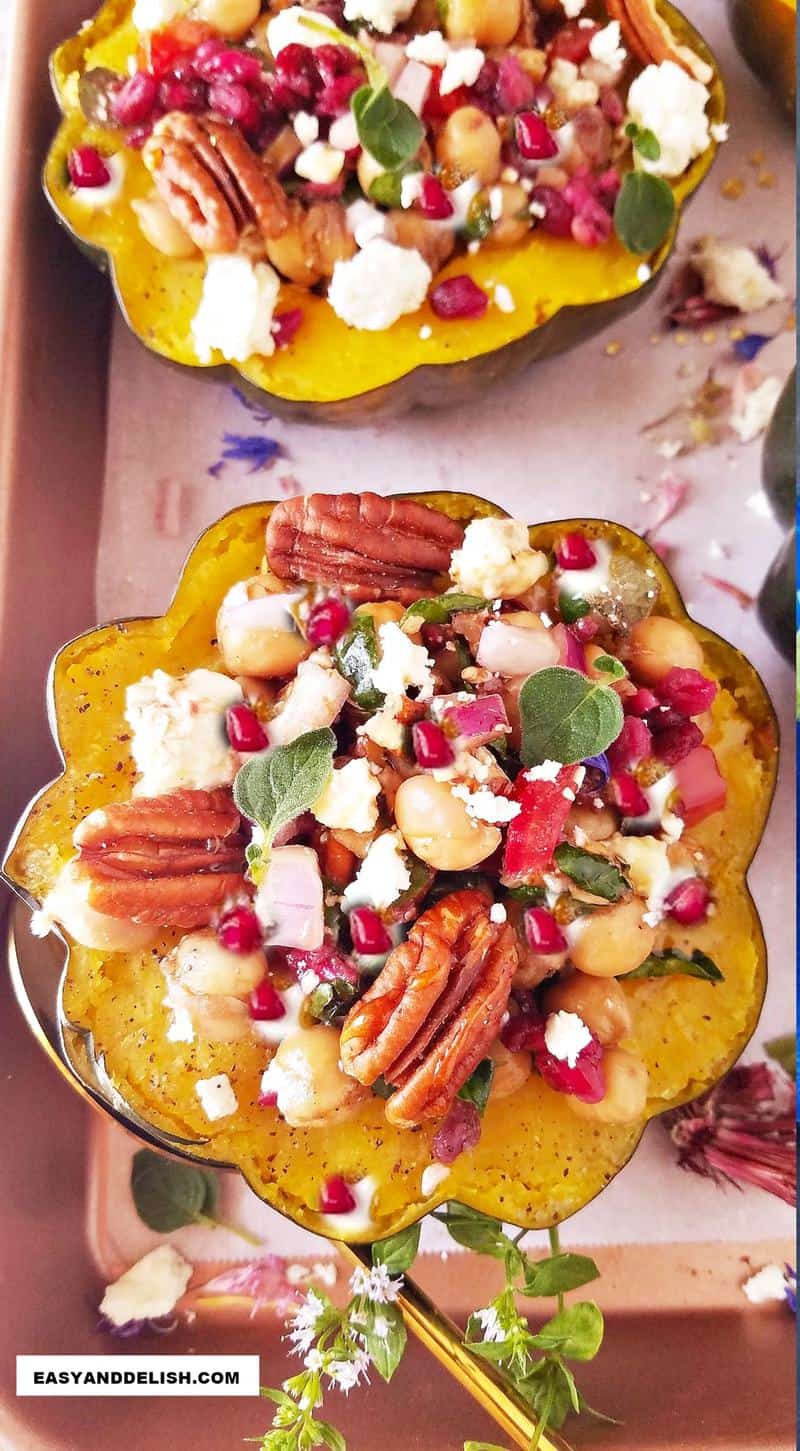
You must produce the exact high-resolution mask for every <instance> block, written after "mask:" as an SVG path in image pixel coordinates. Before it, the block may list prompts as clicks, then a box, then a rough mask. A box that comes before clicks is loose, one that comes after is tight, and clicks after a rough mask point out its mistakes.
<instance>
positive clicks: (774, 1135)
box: [662, 1063, 797, 1205]
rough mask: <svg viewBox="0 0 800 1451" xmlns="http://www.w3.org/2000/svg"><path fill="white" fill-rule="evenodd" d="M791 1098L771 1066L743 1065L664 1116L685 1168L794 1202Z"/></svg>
mask: <svg viewBox="0 0 800 1451" xmlns="http://www.w3.org/2000/svg"><path fill="white" fill-rule="evenodd" d="M794 1108H795V1094H794V1085H793V1083H792V1082H791V1079H789V1078H788V1077H787V1075H786V1074H785V1073H784V1072H783V1070H782V1069H781V1068H779V1067H778V1066H777V1065H776V1064H771V1063H748V1064H745V1065H742V1066H740V1067H737V1068H732V1069H731V1071H730V1073H727V1074H726V1075H725V1077H724V1078H723V1079H722V1080H721V1082H720V1083H718V1084H717V1085H716V1086H715V1087H714V1088H712V1089H710V1090H709V1091H708V1093H704V1094H701V1096H700V1097H699V1098H696V1099H694V1100H693V1101H692V1102H691V1103H687V1104H684V1105H683V1107H682V1108H677V1109H674V1110H673V1111H672V1112H671V1113H667V1114H665V1115H664V1118H663V1120H662V1122H663V1123H664V1126H665V1128H666V1129H667V1130H668V1132H669V1135H670V1138H671V1139H672V1142H673V1143H674V1144H675V1146H676V1148H677V1149H678V1162H679V1164H680V1165H681V1167H682V1168H684V1169H691V1171H692V1172H693V1173H695V1174H702V1175H704V1176H705V1177H706V1178H709V1179H713V1181H714V1183H716V1184H720V1185H724V1184H733V1185H735V1187H736V1188H737V1189H741V1187H742V1186H743V1185H744V1184H753V1185H755V1186H756V1187H757V1188H759V1189H765V1190H766V1191H767V1193H768V1194H775V1195H777V1197H778V1198H779V1199H782V1200H783V1201H784V1202H785V1203H786V1204H792V1205H794V1204H796V1202H797V1161H796V1143H795V1141H796V1123H795V1116H794Z"/></svg>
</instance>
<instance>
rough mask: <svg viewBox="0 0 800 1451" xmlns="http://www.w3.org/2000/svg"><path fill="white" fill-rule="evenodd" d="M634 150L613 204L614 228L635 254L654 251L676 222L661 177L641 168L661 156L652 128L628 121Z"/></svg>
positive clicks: (669, 192)
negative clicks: (631, 160)
mask: <svg viewBox="0 0 800 1451" xmlns="http://www.w3.org/2000/svg"><path fill="white" fill-rule="evenodd" d="M625 135H626V136H628V137H630V140H631V146H632V150H633V170H632V171H629V172H628V173H627V174H626V176H625V177H624V178H623V182H622V186H621V187H620V190H619V195H618V197H617V200H616V204H615V206H614V230H615V232H616V234H617V236H618V237H619V240H620V241H621V243H622V245H623V247H627V249H628V251H629V252H633V253H635V254H636V255H637V256H640V257H645V256H647V255H648V254H649V253H650V252H655V251H656V249H657V248H658V247H660V246H661V244H662V242H664V241H666V239H667V237H668V236H669V234H670V232H671V231H672V228H673V226H674V224H675V211H676V207H675V197H674V195H673V191H672V187H671V186H670V185H669V183H668V182H667V181H665V180H664V178H663V176H654V175H653V173H652V172H651V171H644V170H642V162H643V161H644V162H649V163H650V164H652V163H654V162H656V161H658V160H659V159H660V157H661V143H660V141H659V139H658V137H657V136H656V135H655V133H654V132H653V131H650V130H648V129H647V128H646V127H641V126H637V125H636V123H635V122H634V121H630V122H629V123H628V125H627V126H626V127H625Z"/></svg>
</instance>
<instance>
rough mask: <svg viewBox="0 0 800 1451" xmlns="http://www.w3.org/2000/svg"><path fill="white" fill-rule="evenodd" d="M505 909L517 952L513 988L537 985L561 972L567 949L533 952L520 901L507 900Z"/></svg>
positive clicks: (566, 956) (565, 961)
mask: <svg viewBox="0 0 800 1451" xmlns="http://www.w3.org/2000/svg"><path fill="white" fill-rule="evenodd" d="M506 910H507V912H508V920H509V922H510V923H511V925H512V927H513V928H514V930H515V932H516V934H517V951H518V953H519V966H518V968H517V970H516V972H515V973H514V984H513V985H514V987H515V988H528V989H530V988H535V987H538V986H539V983H540V982H544V981H545V978H548V977H552V976H553V973H555V972H561V969H562V968H563V967H565V966H566V963H567V960H568V958H569V951H568V950H567V949H566V948H565V950H564V951H563V952H534V950H533V948H532V947H530V946H529V944H528V940H527V938H526V936H525V926H524V916H525V908H524V907H523V905H522V903H521V902H513V901H510V900H509V902H508V903H507V907H506Z"/></svg>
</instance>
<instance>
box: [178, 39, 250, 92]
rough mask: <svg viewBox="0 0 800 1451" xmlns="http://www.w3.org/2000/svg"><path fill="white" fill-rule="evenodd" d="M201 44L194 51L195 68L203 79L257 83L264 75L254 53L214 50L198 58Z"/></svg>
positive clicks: (248, 83)
mask: <svg viewBox="0 0 800 1451" xmlns="http://www.w3.org/2000/svg"><path fill="white" fill-rule="evenodd" d="M202 49H203V47H202V46H198V47H197V50H196V51H195V57H194V59H195V68H196V69H197V71H198V73H199V74H202V75H203V77H204V78H205V79H208V80H215V81H224V82H243V83H244V84H245V85H250V86H252V85H255V84H257V83H258V82H259V81H260V80H261V78H262V77H263V75H264V68H263V66H262V65H261V62H260V61H259V60H257V59H256V57H255V56H254V55H249V54H247V53H246V52H245V51H243V50H225V49H222V50H215V51H211V52H209V53H208V54H207V56H206V55H204V57H203V59H202V60H201V59H200V51H201V50H202Z"/></svg>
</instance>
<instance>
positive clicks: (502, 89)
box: [478, 55, 535, 116]
mask: <svg viewBox="0 0 800 1451" xmlns="http://www.w3.org/2000/svg"><path fill="white" fill-rule="evenodd" d="M478 79H479V80H480V76H479V77H478ZM495 86H496V92H497V107H498V110H499V112H500V114H501V115H503V116H513V114H514V112H515V111H521V110H522V109H523V108H524V107H525V106H532V105H533V97H534V91H535V87H534V84H533V81H532V80H531V78H530V76H529V75H528V73H527V71H524V70H523V69H522V66H521V65H520V63H519V61H518V60H517V57H516V56H515V55H504V56H503V59H502V60H501V62H500V65H499V66H498V69H497V80H496V82H495Z"/></svg>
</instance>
